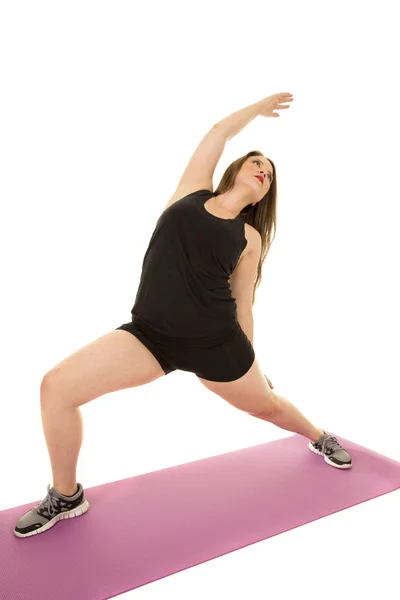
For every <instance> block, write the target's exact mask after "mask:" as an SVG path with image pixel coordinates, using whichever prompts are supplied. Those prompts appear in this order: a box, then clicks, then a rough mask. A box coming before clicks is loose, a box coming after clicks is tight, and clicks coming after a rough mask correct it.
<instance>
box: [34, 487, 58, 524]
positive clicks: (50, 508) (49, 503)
mask: <svg viewBox="0 0 400 600" xmlns="http://www.w3.org/2000/svg"><path fill="white" fill-rule="evenodd" d="M59 507H60V501H59V499H58V498H56V497H55V496H53V494H52V493H51V491H50V484H49V485H48V486H47V496H46V498H45V499H44V500H42V502H39V504H36V506H35V509H36V512H37V513H38V514H39V515H41V516H44V517H46V516H47V515H48V516H49V517H54V515H55V514H56V513H57V509H58V508H59ZM46 513H47V514H46Z"/></svg>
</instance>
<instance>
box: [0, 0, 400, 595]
mask: <svg viewBox="0 0 400 600" xmlns="http://www.w3.org/2000/svg"><path fill="white" fill-rule="evenodd" d="M394 17H395V3H391V2H380V3H379V5H378V6H377V5H376V3H368V2H367V3H366V2H348V1H346V2H345V1H342V2H335V3H333V4H327V3H326V2H284V3H276V2H252V3H248V4H246V3H244V2H234V3H233V2H231V1H230V2H225V1H224V2H217V1H216V2H212V3H210V4H203V3H202V2H182V3H178V2H171V1H170V0H169V1H168V2H161V1H158V2H154V1H153V2H149V3H145V2H126V1H125V2H121V1H120V2H99V1H96V2H84V1H79V2H71V1H70V2H13V3H11V2H9V3H7V4H4V5H3V6H2V9H1V19H0V23H1V25H0V29H1V31H0V51H1V56H2V60H1V73H0V74H1V81H2V93H1V99H0V102H1V104H2V108H1V111H0V119H1V136H0V144H1V167H2V169H1V170H2V176H1V181H0V185H1V190H0V191H1V237H0V244H1V247H0V251H1V280H2V294H1V312H0V319H1V322H0V326H1V334H2V335H1V342H0V344H1V356H2V367H3V368H2V388H3V389H2V404H1V406H2V411H1V422H2V432H1V438H0V452H1V457H2V466H1V482H2V485H1V489H2V492H1V497H0V509H6V508H9V507H12V506H17V505H19V504H25V503H28V502H30V501H32V502H34V501H37V500H38V499H40V498H43V497H44V496H45V495H46V486H47V483H51V481H52V479H51V470H50V463H49V460H48V455H47V448H46V445H45V441H44V436H43V432H42V425H41V417H40V405H39V388H40V382H41V380H42V377H43V375H44V374H45V373H46V372H47V371H48V370H49V369H50V368H51V367H52V366H53V365H55V364H56V363H58V362H59V361H61V360H62V359H63V358H65V357H66V356H68V355H69V354H71V353H72V352H74V351H75V350H77V349H79V348H80V347H81V346H83V345H85V344H87V343H89V342H91V341H93V340H95V339H96V338H97V337H100V336H101V335H103V334H105V333H107V332H109V331H112V330H113V329H115V328H116V327H118V326H119V325H120V324H122V323H125V322H128V321H130V318H131V315H130V310H131V307H132V306H133V303H134V299H135V295H136V290H137V286H138V283H139V279H140V274H141V266H142V260H143V256H144V253H145V251H146V248H147V245H148V242H149V239H150V236H151V234H152V232H153V229H154V227H155V223H156V221H157V219H158V217H159V215H160V214H161V212H162V210H163V209H164V207H165V204H166V203H167V202H168V200H169V198H170V197H171V195H172V193H173V192H174V191H175V188H176V185H177V183H178V180H179V178H180V176H181V174H182V172H183V170H184V168H185V166H186V164H187V161H188V160H189V158H190V156H191V155H192V153H193V151H194V149H195V148H196V146H197V144H198V143H199V141H200V139H201V138H202V137H203V135H204V134H205V133H206V132H207V131H208V129H210V128H211V127H212V126H213V125H214V123H216V122H217V121H219V120H221V119H222V118H224V117H225V116H227V115H228V114H230V113H232V112H234V111H236V110H239V109H240V108H243V107H245V106H247V105H249V104H252V103H254V102H256V101H258V100H260V99H262V98H264V97H266V96H269V95H271V94H274V93H277V92H290V93H292V94H293V96H294V101H293V103H292V105H291V108H290V109H288V110H282V111H280V118H277V119H272V118H271V119H266V118H263V117H258V118H257V119H255V120H254V121H253V122H252V123H251V124H250V125H249V126H248V127H246V128H245V129H244V130H243V131H242V132H241V133H239V134H238V135H237V136H236V137H235V138H234V139H232V140H231V141H229V142H228V143H227V145H226V149H225V152H224V154H223V156H222V158H221V161H220V163H219V165H218V167H217V169H216V172H215V178H214V186H215V187H216V186H217V184H218V182H219V180H220V178H221V176H222V173H223V172H224V170H225V169H226V167H227V166H228V165H229V164H230V163H231V162H232V161H233V160H235V159H236V158H238V157H239V156H242V155H244V154H246V153H247V152H248V151H250V150H254V149H257V150H261V151H262V152H263V153H264V154H265V156H267V157H269V158H271V159H272V160H273V161H274V162H275V164H276V169H277V174H276V178H277V182H278V193H279V197H278V231H277V236H276V239H275V242H274V243H273V245H272V249H271V251H270V253H269V256H268V258H267V261H266V262H265V263H264V269H263V280H262V284H261V286H260V288H259V289H258V290H257V295H256V304H255V306H254V325H255V332H254V347H255V350H256V356H257V359H258V361H259V362H260V365H261V366H262V368H263V369H264V372H265V373H266V374H267V375H268V377H269V378H270V379H271V381H272V382H273V384H274V386H275V391H276V392H277V393H279V394H282V395H284V396H285V397H287V398H288V399H290V400H291V401H292V402H293V403H294V404H296V406H298V407H299V408H300V410H301V411H302V412H303V413H304V414H305V415H306V416H307V417H308V418H309V419H310V420H312V421H313V422H314V423H315V424H316V426H318V427H322V428H326V429H328V430H329V431H331V432H335V433H336V434H337V435H340V436H342V437H344V438H346V439H351V440H352V441H354V442H356V443H358V444H361V445H363V446H366V447H368V448H371V449H373V450H375V451H376V452H379V453H382V454H385V455H387V456H389V457H391V458H393V459H395V460H400V451H399V438H398V431H399V430H398V424H399V421H398V418H399V400H400V392H399V384H398V380H399V377H398V375H399V334H400V322H399V316H398V307H399V305H400V293H399V266H398V262H399V256H400V241H399V235H398V215H399V200H400V197H399V179H398V174H399V168H398V163H399V151H398V140H399V133H400V131H399V129H400V128H399V98H398V94H397V86H398V75H397V73H398V58H396V57H398V55H399V43H398V22H396V19H395V18H394ZM82 414H83V418H84V442H83V446H82V450H81V454H80V458H79V463H78V481H80V482H82V483H83V485H84V487H85V488H89V487H92V486H96V485H100V484H102V483H106V482H110V481H114V480H118V479H123V478H128V477H133V476H135V475H138V474H140V473H147V472H150V471H155V470H159V469H163V468H167V467H170V466H173V465H178V464H182V463H187V462H191V461H195V460H198V459H201V458H206V457H211V456H214V455H217V454H222V453H226V452H229V451H233V450H237V449H240V448H245V447H248V446H253V445H257V444H260V443H264V442H268V441H269V440H274V439H278V438H282V437H285V436H288V435H291V433H289V432H287V431H284V430H281V429H278V428H276V427H274V426H273V425H271V424H269V423H266V422H263V421H260V420H258V419H252V418H251V417H249V416H248V415H246V414H244V413H241V412H239V411H236V410H235V409H234V408H232V407H231V406H230V405H228V404H227V403H225V402H224V401H223V400H220V399H219V398H218V397H217V396H215V395H214V394H211V393H210V392H209V391H208V390H207V389H206V388H204V387H203V386H202V385H201V384H200V383H199V382H198V381H197V379H196V377H195V376H194V375H192V374H190V373H185V372H180V371H177V372H175V373H173V374H171V375H169V376H168V377H162V378H160V379H158V380H157V381H155V382H153V383H151V384H149V385H147V386H143V387H139V388H135V389H131V390H126V391H122V392H119V393H116V394H109V395H107V396H103V397H101V398H100V399H98V400H97V401H95V402H92V403H90V404H88V405H85V406H83V407H82ZM304 442H305V445H304V452H309V450H308V449H307V440H306V439H305V440H304ZM321 460H322V458H321ZM326 468H330V467H328V466H327V467H326ZM399 500H400V496H399V493H398V492H394V493H392V494H388V495H386V496H383V497H380V498H377V499H375V500H372V501H370V502H367V503H364V504H361V505H359V506H356V507H353V508H351V509H349V510H346V511H343V512H341V513H337V514H334V515H332V516H329V517H327V518H324V519H321V520H319V521H316V522H313V523H310V524H308V525H305V526H303V527H300V528H297V529H295V530H292V531H289V532H286V533H284V534H282V535H280V536H276V537H274V538H271V539H268V540H266V541H264V542H262V543H258V544H255V545H253V546H250V547H247V548H245V549H243V550H239V551H237V552H234V553H231V554H229V555H226V556H223V557H221V558H219V559H216V560H213V561H210V562H208V563H206V564H202V565H199V566H197V567H194V568H191V569H188V570H186V571H184V572H181V573H178V574H175V575H173V576H171V577H168V578H165V579H163V580H160V581H157V582H155V583H153V584H150V585H147V586H144V587H142V588H140V589H138V590H136V591H133V592H128V593H126V594H125V597H127V598H128V597H132V598H133V597H134V598H136V600H139V599H145V598H146V599H150V598H151V599H153V598H157V599H158V598H167V597H168V598H169V597H174V598H176V599H178V598H179V599H180V598H182V599H186V598H189V597H190V598H191V600H194V599H200V598H201V599H202V598H204V597H205V596H206V595H207V596H208V597H211V598H217V597H218V598H219V597H225V598H232V599H239V598H243V597H244V595H245V594H246V595H247V597H249V598H252V600H256V599H261V598H266V597H267V596H268V597H271V598H276V599H286V598H293V597H297V598H307V599H308V598H312V597H313V596H317V595H318V596H321V597H324V599H325V600H328V599H333V598H336V597H340V598H342V599H344V600H347V599H350V598H353V597H355V596H356V597H360V598H361V597H364V598H377V597H378V595H379V596H382V597H386V598H389V599H392V598H397V595H398V590H397V591H396V587H397V584H396V581H397V572H396V571H395V560H396V552H392V551H391V550H390V548H391V547H392V548H395V547H397V544H398V535H399V529H400V527H399V525H400V518H399ZM266 518H268V515H266ZM11 533H12V532H10V534H11ZM22 543H23V542H22Z"/></svg>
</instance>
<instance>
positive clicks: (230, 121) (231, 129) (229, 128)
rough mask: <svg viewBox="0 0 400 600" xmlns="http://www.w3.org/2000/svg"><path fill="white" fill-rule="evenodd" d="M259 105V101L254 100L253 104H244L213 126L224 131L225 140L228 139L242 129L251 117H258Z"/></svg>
mask: <svg viewBox="0 0 400 600" xmlns="http://www.w3.org/2000/svg"><path fill="white" fill-rule="evenodd" d="M260 111H261V107H260V103H259V102H256V103H255V104H250V106H246V107H245V108H242V109H240V110H237V111H236V112H234V113H232V114H231V115H229V116H227V117H225V119H222V121H219V122H218V123H217V124H216V125H215V127H218V128H219V129H221V130H222V131H224V133H225V137H226V140H230V139H231V138H233V137H234V136H235V135H237V134H238V133H239V132H240V131H242V129H244V128H245V127H246V125H248V124H249V123H250V122H251V121H253V119H255V118H256V117H258V115H259V114H260Z"/></svg>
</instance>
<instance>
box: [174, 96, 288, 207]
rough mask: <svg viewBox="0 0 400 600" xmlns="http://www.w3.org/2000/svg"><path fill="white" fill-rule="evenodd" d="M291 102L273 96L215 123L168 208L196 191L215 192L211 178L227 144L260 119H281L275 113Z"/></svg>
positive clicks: (198, 147) (183, 176)
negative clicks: (252, 122) (259, 117)
mask: <svg viewBox="0 0 400 600" xmlns="http://www.w3.org/2000/svg"><path fill="white" fill-rule="evenodd" d="M292 100H293V96H292V94H290V93H289V92H281V93H279V94H273V95H272V96H268V97H267V98H263V99H262V100H260V101H259V102H256V103H255V104H250V106H246V107H245V108H242V109H241V110H237V111H236V112H234V113H232V114H231V115H229V116H227V117H225V119H222V121H219V122H218V123H216V124H215V125H214V127H213V128H212V129H210V131H208V133H206V135H205V136H204V138H203V139H202V140H201V142H200V144H199V145H198V146H197V148H196V150H195V152H194V154H193V156H192V157H191V159H190V161H189V163H188V165H187V167H186V169H185V170H184V172H183V175H182V177H181V179H180V181H179V183H178V187H177V188H176V191H175V193H174V195H173V196H172V198H171V200H170V201H169V202H168V204H167V206H166V207H165V208H167V207H168V206H170V205H171V204H173V203H174V202H176V200H179V199H180V198H182V197H183V196H186V195H187V194H190V193H191V192H195V191H196V190H200V189H206V190H210V191H212V189H213V183H212V178H213V175H214V171H215V168H216V166H217V164H218V161H219V159H220V158H221V156H222V153H223V151H224V148H225V144H226V142H227V141H228V140H230V139H231V138H233V137H234V136H235V135H237V134H238V133H239V131H242V129H243V128H244V127H246V125H248V124H249V123H250V122H251V121H252V120H253V119H255V117H257V116H258V115H261V116H263V117H279V113H274V112H273V111H274V110H280V109H283V108H289V104H287V105H284V104H283V103H284V102H292Z"/></svg>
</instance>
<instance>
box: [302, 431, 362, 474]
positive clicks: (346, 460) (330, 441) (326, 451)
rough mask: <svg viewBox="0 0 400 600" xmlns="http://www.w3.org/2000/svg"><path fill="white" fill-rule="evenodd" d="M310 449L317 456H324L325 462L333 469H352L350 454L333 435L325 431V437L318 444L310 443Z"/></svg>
mask: <svg viewBox="0 0 400 600" xmlns="http://www.w3.org/2000/svg"><path fill="white" fill-rule="evenodd" d="M308 447H309V448H310V450H311V451H312V452H315V454H320V455H321V456H323V457H324V460H325V462H326V463H328V465H331V466H332V467H336V468H338V469H351V467H352V462H351V456H350V454H349V453H348V452H346V450H345V449H344V448H342V446H341V445H340V444H339V442H338V441H337V439H336V438H335V437H333V435H330V433H327V432H326V431H324V435H322V436H321V437H320V438H319V440H318V441H317V442H311V441H310V443H309V444H308Z"/></svg>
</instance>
